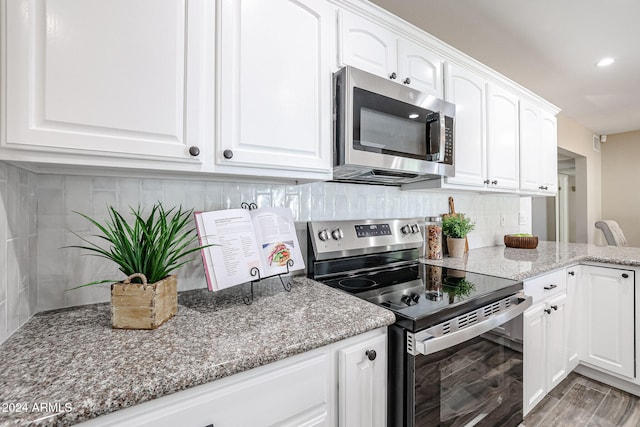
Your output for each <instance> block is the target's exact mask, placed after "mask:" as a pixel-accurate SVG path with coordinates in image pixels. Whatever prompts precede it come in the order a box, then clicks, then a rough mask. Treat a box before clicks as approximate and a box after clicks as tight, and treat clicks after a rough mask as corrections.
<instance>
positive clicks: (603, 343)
mask: <svg viewBox="0 0 640 427" xmlns="http://www.w3.org/2000/svg"><path fill="white" fill-rule="evenodd" d="M580 287H581V288H582V289H581V290H582V301H583V306H582V310H581V313H583V315H582V322H581V326H582V340H581V341H582V347H583V350H582V361H583V362H587V363H589V364H591V365H593V366H596V367H599V368H602V369H604V370H607V371H609V372H613V373H616V374H620V375H624V376H626V377H629V378H633V377H634V376H635V373H634V371H635V369H634V368H635V365H634V358H635V351H634V342H635V325H634V272H633V271H632V270H622V269H616V268H606V267H595V266H582V270H581V284H580Z"/></svg>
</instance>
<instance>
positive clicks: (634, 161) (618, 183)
mask: <svg viewBox="0 0 640 427" xmlns="http://www.w3.org/2000/svg"><path fill="white" fill-rule="evenodd" d="M639 160H640V131H633V132H625V133H619V134H616V135H607V142H605V143H603V144H602V219H613V220H615V221H617V222H618V224H620V227H621V228H622V230H623V232H624V235H625V237H626V238H627V241H628V243H629V246H634V247H640V222H639V221H638V212H640V196H638V191H637V189H636V188H635V186H636V185H637V183H638V182H640V168H639V167H638V166H639V162H638V161H639Z"/></svg>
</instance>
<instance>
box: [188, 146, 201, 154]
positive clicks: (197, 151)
mask: <svg viewBox="0 0 640 427" xmlns="http://www.w3.org/2000/svg"><path fill="white" fill-rule="evenodd" d="M189 154H191V155H192V156H193V157H196V156H198V155H199V154H200V149H199V148H198V147H196V146H195V145H192V146H191V147H189Z"/></svg>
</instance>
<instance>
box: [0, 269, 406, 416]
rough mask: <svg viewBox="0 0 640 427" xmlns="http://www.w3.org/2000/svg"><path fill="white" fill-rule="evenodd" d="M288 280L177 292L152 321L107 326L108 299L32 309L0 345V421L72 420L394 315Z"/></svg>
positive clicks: (174, 389) (322, 342) (333, 337)
mask: <svg viewBox="0 0 640 427" xmlns="http://www.w3.org/2000/svg"><path fill="white" fill-rule="evenodd" d="M292 282H293V283H292V289H291V292H286V291H285V290H284V289H283V288H282V285H281V284H280V282H278V281H273V282H271V283H260V284H258V285H256V294H255V299H254V302H253V304H251V305H245V304H244V303H243V301H242V296H243V295H246V294H247V293H248V286H247V285H242V286H237V287H234V288H229V289H226V290H223V291H220V292H216V293H211V292H209V291H207V290H204V289H202V290H193V291H185V292H180V293H179V296H178V304H179V305H178V313H177V315H176V316H175V317H174V318H172V319H170V320H169V321H168V322H167V323H165V324H164V325H161V326H160V327H159V328H158V329H156V330H146V331H141V330H122V329H119V330H118V329H112V328H111V317H110V316H111V312H110V304H108V303H102V304H92V305H85V306H79V307H72V308H66V309H60V310H53V311H48V312H43V313H39V314H37V315H35V316H34V317H33V318H32V319H30V320H29V321H28V322H27V323H26V324H25V325H24V326H23V327H21V328H20V329H19V330H18V331H17V332H16V333H14V334H13V335H12V336H11V337H10V338H9V339H8V340H7V341H6V342H4V343H3V344H2V345H1V346H0V360H2V363H1V364H0V404H2V405H3V406H2V410H0V425H3V426H4V425H71V424H75V423H78V422H82V421H86V420H88V419H91V418H94V417H97V416H100V415H103V414H106V413H109V412H113V411H116V410H118V409H123V408H126V407H129V406H133V405H135V404H138V403H142V402H145V401H148V400H151V399H154V398H158V397H161V396H164V395H168V394H171V393H174V392H177V391H180V390H184V389H187V388H190V387H194V386H197V385H200V384H205V383H209V382H211V381H215V380H218V379H220V378H223V377H226V376H229V375H232V374H235V373H239V372H242V371H245V370H248V369H251V368H255V367H258V366H262V365H265V364H268V363H271V362H274V361H277V360H281V359H285V358H287V357H290V356H293V355H296V354H299V353H303V352H306V351H309V350H312V349H315V348H318V347H322V346H325V345H328V344H331V343H334V342H337V341H340V340H343V339H346V338H349V337H352V336H355V335H359V334H362V333H365V332H368V331H370V330H373V329H376V328H379V327H383V326H387V325H390V324H392V323H393V322H394V321H395V316H394V315H393V313H392V312H390V311H388V310H385V309H383V308H381V307H378V306H376V305H373V304H370V303H368V302H366V301H364V300H361V299H358V298H356V297H353V296H351V295H347V294H345V293H343V292H340V291H337V290H335V289H333V288H330V287H327V286H325V285H322V284H319V283H318V282H314V281H313V280H310V279H307V278H304V277H295V278H294V280H293V281H292ZM40 404H45V405H49V406H51V407H50V408H49V409H51V410H53V412H57V414H56V413H52V412H51V411H46V410H45V411H42V412H40V411H39V410H38V409H39V408H36V410H34V406H33V405H40ZM18 405H19V406H18ZM23 405H24V406H23ZM5 407H6V408H5Z"/></svg>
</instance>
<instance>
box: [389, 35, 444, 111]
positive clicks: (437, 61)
mask: <svg viewBox="0 0 640 427" xmlns="http://www.w3.org/2000/svg"><path fill="white" fill-rule="evenodd" d="M398 48H399V52H398V66H399V78H400V80H401V82H402V83H404V84H407V85H409V86H411V87H413V88H416V89H417V90H419V91H420V92H424V93H428V94H431V95H433V96H435V97H437V98H443V96H444V93H443V82H444V81H443V76H442V67H443V63H444V61H443V60H442V58H441V57H440V56H438V55H436V54H435V53H433V52H431V51H430V50H428V49H426V48H424V47H422V46H420V45H418V44H416V43H413V42H411V41H409V40H403V39H400V40H399V41H398Z"/></svg>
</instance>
